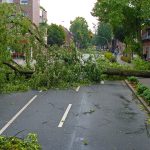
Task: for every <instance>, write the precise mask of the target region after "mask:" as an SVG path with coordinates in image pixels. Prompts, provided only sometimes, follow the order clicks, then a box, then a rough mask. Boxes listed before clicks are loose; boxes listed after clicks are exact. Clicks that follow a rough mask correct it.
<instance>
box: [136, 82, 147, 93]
mask: <svg viewBox="0 0 150 150" xmlns="http://www.w3.org/2000/svg"><path fill="white" fill-rule="evenodd" d="M147 89H148V88H147V87H146V86H145V85H143V84H138V86H137V93H138V94H139V95H141V94H143V92H144V91H145V90H147Z"/></svg>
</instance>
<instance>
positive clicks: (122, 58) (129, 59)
mask: <svg viewBox="0 0 150 150" xmlns="http://www.w3.org/2000/svg"><path fill="white" fill-rule="evenodd" d="M121 60H122V61H124V62H127V63H131V57H129V56H121Z"/></svg>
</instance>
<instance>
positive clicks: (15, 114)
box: [0, 81, 150, 150]
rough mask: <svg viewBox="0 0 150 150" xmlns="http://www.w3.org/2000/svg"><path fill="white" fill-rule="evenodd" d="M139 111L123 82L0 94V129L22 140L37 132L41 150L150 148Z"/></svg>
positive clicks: (145, 116)
mask: <svg viewBox="0 0 150 150" xmlns="http://www.w3.org/2000/svg"><path fill="white" fill-rule="evenodd" d="M35 95H36V97H35ZM141 108H142V107H141V105H140V104H139V102H138V100H136V98H135V97H134V96H133V95H132V92H131V91H130V90H129V89H128V87H127V86H126V85H125V83H124V82H122V81H118V82H116V81H115V82H111V81H107V82H105V84H97V85H92V86H87V87H81V88H77V89H76V90H49V91H46V92H41V91H40V92H39V91H29V92H26V93H16V94H10V95H0V131H2V129H5V130H4V131H3V132H2V135H7V136H14V135H16V134H17V133H18V134H17V136H18V137H21V138H23V137H25V136H26V135H27V134H28V133H31V132H32V133H37V134H38V138H39V141H40V144H41V145H42V149H43V150H149V149H150V125H148V124H147V123H146V120H147V119H148V114H147V113H146V112H145V111H144V110H142V109H141ZM11 121H12V122H11Z"/></svg>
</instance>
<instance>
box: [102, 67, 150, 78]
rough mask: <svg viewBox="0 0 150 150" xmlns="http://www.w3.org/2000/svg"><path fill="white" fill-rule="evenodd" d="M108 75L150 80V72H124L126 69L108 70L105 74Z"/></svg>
mask: <svg viewBox="0 0 150 150" xmlns="http://www.w3.org/2000/svg"><path fill="white" fill-rule="evenodd" d="M103 73H104V74H107V75H117V76H124V77H128V76H135V77H144V78H150V71H137V70H124V69H112V68H110V69H107V70H106V71H104V72H103Z"/></svg>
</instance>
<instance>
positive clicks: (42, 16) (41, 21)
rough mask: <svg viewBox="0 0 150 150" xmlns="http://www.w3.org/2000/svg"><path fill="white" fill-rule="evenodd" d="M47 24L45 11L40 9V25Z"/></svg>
mask: <svg viewBox="0 0 150 150" xmlns="http://www.w3.org/2000/svg"><path fill="white" fill-rule="evenodd" d="M46 22H47V11H46V10H45V9H44V8H43V7H40V23H46Z"/></svg>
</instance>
